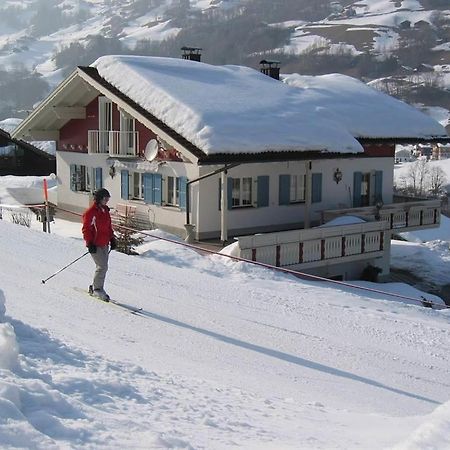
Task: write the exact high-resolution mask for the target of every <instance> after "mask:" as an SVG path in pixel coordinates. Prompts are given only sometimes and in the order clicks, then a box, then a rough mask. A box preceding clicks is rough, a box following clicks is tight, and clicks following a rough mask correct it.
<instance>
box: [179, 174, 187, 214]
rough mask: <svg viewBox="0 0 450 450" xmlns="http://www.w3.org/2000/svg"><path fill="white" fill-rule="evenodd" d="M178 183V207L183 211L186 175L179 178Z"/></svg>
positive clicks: (184, 207)
mask: <svg viewBox="0 0 450 450" xmlns="http://www.w3.org/2000/svg"><path fill="white" fill-rule="evenodd" d="M179 183H180V208H181V209H182V210H183V211H185V210H186V183H187V178H186V177H180V178H179Z"/></svg>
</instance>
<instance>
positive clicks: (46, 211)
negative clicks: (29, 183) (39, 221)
mask: <svg viewBox="0 0 450 450" xmlns="http://www.w3.org/2000/svg"><path fill="white" fill-rule="evenodd" d="M44 196H45V222H44V223H45V224H46V226H45V225H44V231H45V228H46V229H47V232H48V233H50V208H49V206H48V186H47V178H44Z"/></svg>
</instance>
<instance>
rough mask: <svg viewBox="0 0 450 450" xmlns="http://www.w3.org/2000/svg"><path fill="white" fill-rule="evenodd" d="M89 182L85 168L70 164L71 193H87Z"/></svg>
mask: <svg viewBox="0 0 450 450" xmlns="http://www.w3.org/2000/svg"><path fill="white" fill-rule="evenodd" d="M89 186H90V180H89V175H88V170H87V168H86V166H81V165H76V164H71V166H70V188H71V189H72V191H88V190H89V188H88V187H89Z"/></svg>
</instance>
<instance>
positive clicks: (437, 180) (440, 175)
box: [429, 166, 447, 195]
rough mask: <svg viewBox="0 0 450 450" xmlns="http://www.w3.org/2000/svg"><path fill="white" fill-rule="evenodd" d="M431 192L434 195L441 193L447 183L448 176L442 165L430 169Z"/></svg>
mask: <svg viewBox="0 0 450 450" xmlns="http://www.w3.org/2000/svg"><path fill="white" fill-rule="evenodd" d="M429 178H430V192H431V193H432V194H433V195H439V194H440V193H441V192H442V188H443V187H444V185H445V184H446V183H447V177H446V175H445V172H444V170H443V169H442V168H441V167H438V166H433V167H431V169H430V177H429Z"/></svg>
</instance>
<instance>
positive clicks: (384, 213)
mask: <svg viewBox="0 0 450 450" xmlns="http://www.w3.org/2000/svg"><path fill="white" fill-rule="evenodd" d="M344 215H352V216H358V217H363V218H367V219H369V220H380V221H385V222H386V223H387V224H388V229H390V230H395V231H396V232H400V231H413V230H420V229H424V228H436V227H438V226H439V224H440V221H441V202H440V200H423V201H419V202H404V203H391V204H388V205H383V206H382V207H381V208H380V209H377V208H376V207H375V206H367V207H364V208H346V209H335V210H328V211H323V212H322V221H323V222H328V221H329V220H332V219H335V218H336V217H341V216H344Z"/></svg>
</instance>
